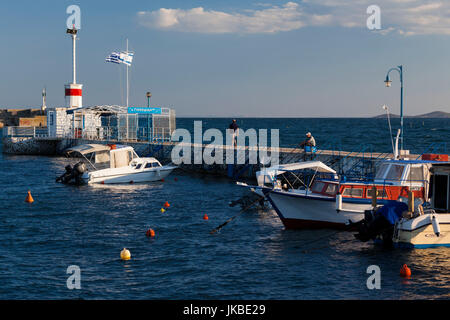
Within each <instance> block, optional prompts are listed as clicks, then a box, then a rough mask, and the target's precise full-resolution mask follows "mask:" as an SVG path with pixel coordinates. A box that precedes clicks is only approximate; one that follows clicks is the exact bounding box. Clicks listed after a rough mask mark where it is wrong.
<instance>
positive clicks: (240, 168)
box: [3, 137, 420, 180]
mask: <svg viewBox="0 0 450 320" xmlns="http://www.w3.org/2000/svg"><path fill="white" fill-rule="evenodd" d="M86 143H101V144H106V143H113V144H114V143H115V144H126V145H130V146H132V147H133V148H134V149H135V150H136V153H137V154H138V155H139V156H153V157H156V158H157V159H158V160H160V161H161V162H162V163H169V162H171V161H172V149H173V148H174V146H175V145H177V144H178V143H177V142H162V143H158V142H153V143H148V142H138V141H98V140H86V139H70V138H49V137H35V138H17V137H15V138H10V137H9V138H3V152H4V153H11V154H28V155H53V156H56V155H62V154H63V151H64V150H65V149H67V148H69V147H72V146H76V145H80V144H86ZM185 145H186V146H188V147H190V151H191V153H192V154H191V164H181V165H179V167H180V168H181V169H184V170H187V171H190V172H197V173H204V174H213V175H219V176H226V177H229V178H232V179H235V180H237V179H246V178H254V177H255V172H256V171H258V170H259V169H260V167H261V164H260V163H259V153H258V152H259V151H260V150H262V151H264V152H265V153H266V154H267V155H269V157H270V154H271V152H272V151H276V150H275V149H274V150H271V148H270V147H269V148H261V149H260V150H258V149H257V148H256V147H245V148H244V147H238V148H237V149H235V148H233V147H231V146H224V145H219V146H215V147H216V148H219V149H222V153H223V164H216V163H214V164H206V163H204V161H200V163H194V159H195V154H194V153H195V152H197V153H201V154H203V152H204V151H205V148H212V147H211V145H199V144H185ZM230 149H231V152H232V153H233V157H234V163H233V164H226V161H225V156H226V153H227V150H228V152H230ZM243 149H244V150H243ZM216 150H218V149H216ZM239 150H241V151H243V152H242V153H240V155H241V156H242V155H243V157H244V158H242V157H241V159H238V152H237V151H239ZM249 151H256V153H257V159H258V163H249ZM278 152H279V162H280V163H288V162H297V161H303V160H304V159H305V156H308V154H306V155H305V152H304V151H303V150H302V149H297V148H278ZM419 156H420V155H409V156H408V158H409V159H416V158H418V157H419ZM392 158H393V154H391V153H373V152H362V151H353V152H352V151H339V150H320V149H319V150H318V151H317V152H316V153H315V154H314V156H313V159H314V160H319V161H322V162H324V163H325V164H327V165H328V166H330V167H331V168H333V169H335V170H336V171H337V172H339V173H343V174H350V173H355V172H357V173H358V174H360V175H363V176H366V177H367V176H370V175H373V174H374V172H375V169H376V167H377V164H378V163H379V162H380V161H381V160H385V159H392ZM309 159H310V157H308V158H307V160H309ZM197 162H198V161H197Z"/></svg>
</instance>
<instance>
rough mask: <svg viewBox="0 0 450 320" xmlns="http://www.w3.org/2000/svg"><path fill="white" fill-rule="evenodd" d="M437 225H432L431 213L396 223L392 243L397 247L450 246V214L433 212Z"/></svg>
mask: <svg viewBox="0 0 450 320" xmlns="http://www.w3.org/2000/svg"><path fill="white" fill-rule="evenodd" d="M435 216H436V217H437V220H438V221H439V222H438V225H439V227H438V228H439V229H438V230H439V235H438V234H437V232H436V228H437V227H436V225H435V226H433V223H432V220H431V217H432V215H423V216H420V217H418V218H415V219H411V220H402V221H400V222H398V223H397V225H396V228H395V231H394V237H393V243H394V246H395V247H399V248H422V249H423V248H433V247H450V214H448V213H447V214H435Z"/></svg>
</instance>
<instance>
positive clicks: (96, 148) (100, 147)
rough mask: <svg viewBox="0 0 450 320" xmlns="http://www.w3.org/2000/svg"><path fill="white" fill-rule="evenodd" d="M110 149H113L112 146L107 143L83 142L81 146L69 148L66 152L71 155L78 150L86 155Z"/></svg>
mask: <svg viewBox="0 0 450 320" xmlns="http://www.w3.org/2000/svg"><path fill="white" fill-rule="evenodd" d="M109 150H111V147H110V146H108V145H105V144H82V145H79V146H75V147H71V148H68V149H66V150H65V151H64V152H65V153H66V154H67V155H70V154H71V153H73V152H78V153H80V154H82V155H85V154H88V153H92V152H102V151H109Z"/></svg>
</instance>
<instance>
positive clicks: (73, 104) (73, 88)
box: [64, 26, 83, 108]
mask: <svg viewBox="0 0 450 320" xmlns="http://www.w3.org/2000/svg"><path fill="white" fill-rule="evenodd" d="M77 31H78V30H77V29H75V26H73V28H72V29H67V33H68V34H70V35H71V36H72V83H69V84H66V85H65V86H64V87H65V97H66V107H67V108H81V107H82V106H83V95H82V89H83V85H82V84H79V83H77V70H76V40H77Z"/></svg>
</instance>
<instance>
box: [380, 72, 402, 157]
mask: <svg viewBox="0 0 450 320" xmlns="http://www.w3.org/2000/svg"><path fill="white" fill-rule="evenodd" d="M394 70H395V71H397V72H398V73H399V75H400V128H401V129H400V130H401V136H400V142H401V144H400V145H401V149H402V150H403V66H398V67H397V68H391V69H389V71H388V72H387V75H386V80H385V81H384V83H385V84H386V87H388V88H389V87H390V86H391V84H392V81H391V80H390V79H389V73H390V72H391V71H394Z"/></svg>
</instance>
